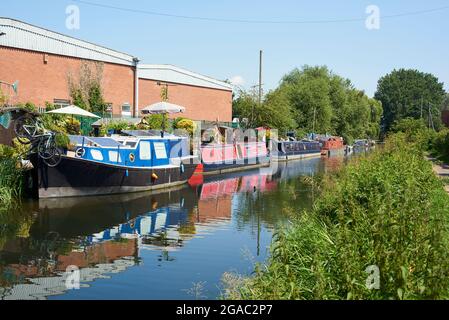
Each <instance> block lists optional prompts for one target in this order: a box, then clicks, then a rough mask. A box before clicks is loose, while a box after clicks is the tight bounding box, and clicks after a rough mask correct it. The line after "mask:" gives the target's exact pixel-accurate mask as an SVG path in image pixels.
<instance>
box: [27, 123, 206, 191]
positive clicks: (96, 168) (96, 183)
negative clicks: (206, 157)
mask: <svg viewBox="0 0 449 320" xmlns="http://www.w3.org/2000/svg"><path fill="white" fill-rule="evenodd" d="M124 133H125V134H126V136H124V135H121V136H112V137H107V138H93V137H82V136H69V138H70V141H71V146H72V147H71V148H70V151H68V152H66V154H65V155H63V156H62V159H61V162H60V163H59V164H58V165H57V166H55V167H49V166H47V165H45V163H43V161H41V159H35V160H34V162H35V163H33V165H34V167H35V168H37V171H38V172H37V181H38V186H37V189H38V193H39V198H59V197H74V196H94V195H104V194H118V193H128V192H139V191H148V190H154V189H161V188H167V187H172V186H176V185H181V184H184V183H186V182H187V181H188V180H189V179H190V177H191V176H192V174H193V172H194V171H195V168H196V166H197V165H198V162H197V160H196V158H195V157H194V156H191V155H190V149H189V138H187V137H179V136H173V135H168V134H166V135H164V137H163V138H162V137H161V136H160V135H159V136H157V135H152V134H149V133H147V132H145V131H127V132H126V131H125V132H124Z"/></svg>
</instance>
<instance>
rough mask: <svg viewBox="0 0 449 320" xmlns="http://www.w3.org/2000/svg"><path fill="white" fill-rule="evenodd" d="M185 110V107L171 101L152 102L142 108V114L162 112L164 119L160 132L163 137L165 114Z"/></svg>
mask: <svg viewBox="0 0 449 320" xmlns="http://www.w3.org/2000/svg"><path fill="white" fill-rule="evenodd" d="M185 110H186V108H184V107H181V106H178V105H176V104H173V103H169V102H165V101H163V102H158V103H155V104H152V105H150V106H148V107H145V108H143V109H142V114H144V115H147V114H162V115H163V116H164V119H163V121H162V126H163V128H162V132H161V137H162V138H163V137H164V131H165V117H166V115H167V114H175V113H183V112H184V111H185Z"/></svg>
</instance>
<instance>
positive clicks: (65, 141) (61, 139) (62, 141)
mask: <svg viewBox="0 0 449 320" xmlns="http://www.w3.org/2000/svg"><path fill="white" fill-rule="evenodd" d="M55 141H56V146H57V147H59V148H62V149H67V148H68V147H69V145H70V138H69V137H68V136H67V135H66V134H65V133H58V134H56V136H55Z"/></svg>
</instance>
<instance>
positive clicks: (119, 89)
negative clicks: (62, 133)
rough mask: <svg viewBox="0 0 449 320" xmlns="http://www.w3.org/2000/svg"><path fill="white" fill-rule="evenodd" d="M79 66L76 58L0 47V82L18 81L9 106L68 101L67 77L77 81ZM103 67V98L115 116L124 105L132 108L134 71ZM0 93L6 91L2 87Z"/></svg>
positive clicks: (106, 65) (117, 66) (118, 66)
mask: <svg viewBox="0 0 449 320" xmlns="http://www.w3.org/2000/svg"><path fill="white" fill-rule="evenodd" d="M45 57H46V59H47V63H45V62H44V58H45ZM81 63H82V60H81V59H78V58H71V57H64V56H57V55H51V54H44V53H41V52H32V51H26V50H20V49H14V48H6V47H0V80H1V81H5V82H9V83H13V82H14V81H16V80H19V81H20V85H19V94H18V96H17V97H13V99H12V100H11V102H13V103H26V102H33V103H34V104H36V105H38V106H44V105H45V102H50V103H53V100H54V99H67V100H69V99H70V96H69V88H68V74H70V73H71V74H72V75H74V76H75V77H77V75H79V70H80V66H81ZM103 66H104V67H103V78H102V87H103V90H104V97H105V100H106V101H107V102H109V103H112V104H113V112H114V113H115V114H119V113H120V112H121V106H122V105H123V104H124V103H126V102H127V103H129V104H131V105H133V104H134V70H133V67H130V66H123V65H116V64H110V63H104V64H103ZM2 89H3V90H4V91H7V90H6V89H7V88H6V87H5V86H2Z"/></svg>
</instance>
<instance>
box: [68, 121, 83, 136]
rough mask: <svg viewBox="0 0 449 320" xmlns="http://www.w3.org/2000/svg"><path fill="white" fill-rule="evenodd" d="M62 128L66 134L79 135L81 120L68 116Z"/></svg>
mask: <svg viewBox="0 0 449 320" xmlns="http://www.w3.org/2000/svg"><path fill="white" fill-rule="evenodd" d="M64 128H65V132H67V133H68V134H73V135H79V134H80V133H81V122H79V121H78V120H77V119H75V118H68V119H67V120H66V121H65V125H64Z"/></svg>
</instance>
